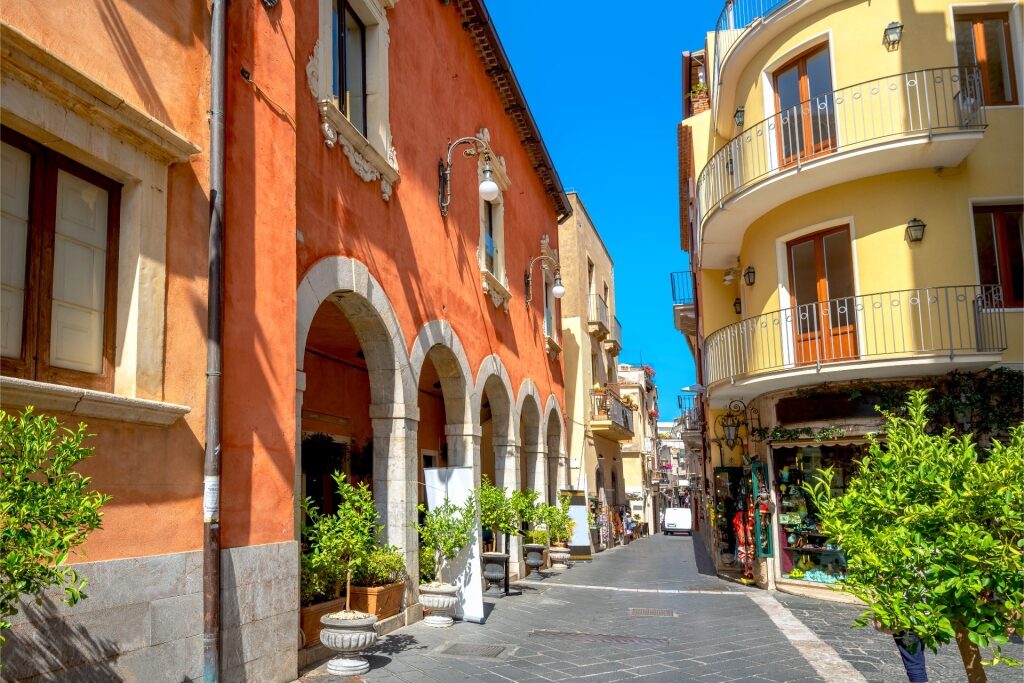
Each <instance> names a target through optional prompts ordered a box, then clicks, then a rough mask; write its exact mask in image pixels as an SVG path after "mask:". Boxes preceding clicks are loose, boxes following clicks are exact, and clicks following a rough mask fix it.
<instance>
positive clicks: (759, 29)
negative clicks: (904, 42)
mask: <svg viewBox="0 0 1024 683" xmlns="http://www.w3.org/2000/svg"><path fill="white" fill-rule="evenodd" d="M840 1H841V0H726V2H725V5H724V6H723V7H722V13H721V14H719V15H718V22H717V23H716V24H715V54H714V59H715V61H714V68H713V70H712V73H711V82H712V84H713V85H714V88H715V97H714V98H713V105H714V108H715V110H714V116H715V121H716V128H717V129H718V130H719V131H731V130H732V115H733V111H734V110H735V108H736V90H735V87H734V86H735V84H736V83H737V82H738V81H739V78H738V76H739V73H740V71H742V70H743V67H744V65H745V64H746V63H747V62H748V61H749V60H750V59H751V58H753V57H754V55H756V54H757V53H758V52H759V51H760V50H761V49H762V48H763V47H765V46H766V45H767V44H768V42H769V41H770V40H771V39H772V38H774V37H775V36H778V35H780V34H781V33H783V32H784V31H786V30H787V29H788V28H791V27H794V26H796V25H797V24H799V23H800V22H802V21H803V20H804V19H806V18H807V17H809V16H810V15H812V14H814V13H816V12H821V11H822V10H823V9H824V8H825V7H827V6H828V5H833V4H837V3H838V2H840ZM723 86H724V87H723Z"/></svg>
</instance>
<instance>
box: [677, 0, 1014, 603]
mask: <svg viewBox="0 0 1024 683" xmlns="http://www.w3.org/2000/svg"><path fill="white" fill-rule="evenodd" d="M1021 16H1022V12H1021V5H1020V3H1019V2H958V3H955V4H950V3H947V2H941V1H939V0H915V2H895V1H892V0H883V1H882V2H854V1H850V0H846V1H839V0H788V1H787V0H775V1H774V2H768V3H765V2H754V1H753V0H732V1H730V2H727V3H725V7H724V9H723V11H722V14H721V16H720V18H719V20H718V22H717V25H716V26H715V27H714V30H713V31H711V32H709V33H708V36H707V41H706V44H705V46H704V49H703V50H701V51H699V52H695V53H685V54H684V69H683V81H684V90H685V91H686V96H685V100H684V109H686V110H687V113H688V114H690V115H689V116H687V117H686V118H684V121H683V122H682V124H681V125H680V127H679V150H680V171H681V172H680V195H681V206H682V211H681V218H682V220H681V223H682V225H681V230H682V241H683V246H684V249H686V250H687V251H688V252H689V254H690V261H691V268H692V271H693V273H695V280H694V282H693V284H694V287H695V291H696V296H695V297H694V296H691V297H690V298H689V299H687V297H686V296H685V294H686V286H685V285H686V284H688V282H689V281H688V277H689V276H688V275H687V274H679V275H677V276H675V277H676V280H674V282H673V284H674V285H676V284H677V282H678V284H679V289H678V292H676V296H675V304H676V324H677V327H678V328H679V329H680V331H681V332H683V333H684V335H686V337H687V340H688V342H689V344H690V346H691V348H692V349H694V351H695V355H696V359H697V365H698V368H699V370H698V372H699V382H700V384H701V385H702V386H703V389H704V393H703V400H704V402H705V404H706V406H707V407H708V408H709V410H707V411H706V412H705V414H706V415H707V419H706V420H705V423H704V429H705V435H706V444H707V447H706V448H707V450H706V453H705V458H704V472H703V476H704V479H703V482H702V484H701V486H702V487H703V489H704V493H705V494H707V496H706V497H707V500H708V501H709V503H708V512H709V513H711V516H712V517H713V519H714V522H715V524H713V525H712V526H713V531H714V532H715V535H714V541H713V543H714V545H715V548H714V550H713V552H712V555H713V556H715V557H716V558H717V559H718V560H719V562H720V567H732V568H734V569H735V570H736V571H737V572H738V573H745V574H747V575H750V574H753V578H754V579H756V581H757V582H758V583H759V584H760V585H763V586H767V587H775V586H777V587H778V588H780V589H784V590H793V591H802V592H807V591H814V590H815V589H822V590H821V592H823V593H824V592H825V591H824V590H823V584H826V583H830V582H832V581H834V580H835V579H836V578H837V577H840V576H841V575H842V573H843V569H844V566H845V565H844V561H845V560H844V558H843V557H842V554H841V552H839V551H838V550H837V549H835V548H833V547H831V546H830V545H829V544H828V540H827V539H826V538H824V537H821V536H817V535H816V532H817V531H818V528H817V526H816V524H815V519H814V515H813V509H810V510H809V509H808V506H807V501H805V500H804V499H803V498H802V497H801V496H800V495H799V491H800V487H799V483H800V481H801V479H806V478H808V477H810V476H813V474H814V472H815V470H817V469H818V468H820V467H824V466H827V465H830V464H831V465H834V466H835V467H836V469H837V474H836V478H835V486H836V488H838V489H842V487H843V486H844V483H845V480H846V477H847V476H849V474H850V473H851V472H852V471H853V467H854V463H855V462H856V460H857V458H858V457H859V456H860V454H861V453H862V451H863V447H864V444H865V434H867V433H868V432H871V431H873V430H875V429H877V428H878V426H879V424H880V419H879V417H878V414H877V413H876V412H875V411H874V405H875V404H876V403H882V404H883V405H884V404H886V403H887V401H888V402H890V403H891V401H892V400H893V396H901V395H902V390H905V389H906V388H909V387H912V386H933V387H937V391H938V392H946V393H947V394H949V392H957V391H960V392H962V393H960V394H959V396H960V399H961V403H962V405H961V407H960V408H959V409H957V410H956V411H955V412H956V416H955V418H954V417H951V419H950V422H951V423H952V424H953V426H955V427H958V428H961V429H964V430H968V431H975V432H978V435H979V437H980V438H982V439H984V438H987V437H988V436H989V435H990V434H991V433H993V432H998V430H997V429H992V428H991V423H992V421H991V419H990V416H989V415H988V414H987V413H988V411H986V410H984V406H983V399H978V394H979V392H978V391H974V390H970V391H969V390H968V389H964V388H962V389H956V388H955V387H968V386H970V387H974V388H975V389H976V388H977V387H979V386H984V385H985V383H986V382H990V383H994V382H996V381H998V382H1001V383H1002V384H1003V385H1004V386H1005V385H1006V383H1007V382H1009V386H1010V389H1011V393H1013V392H1014V391H1015V392H1016V394H1017V395H1018V397H1019V394H1020V390H1021V387H1020V384H1019V375H1016V374H1007V373H1006V372H1005V371H1001V372H996V374H995V375H991V374H989V373H991V372H992V371H993V370H994V369H997V368H1006V367H1009V368H1011V369H1015V370H1019V369H1020V368H1021V365H1022V360H1024V256H1022V248H1021V242H1022V240H1021V213H1022V189H1024V172H1022V145H1024V141H1022V133H1024V120H1022V119H1024V117H1022V108H1021V96H1022V92H1024V83H1022V75H1024V65H1022V64H1021V51H1022V50H1021V45H1022V44H1024V43H1022V35H1024V33H1022V21H1021ZM707 100H709V102H708V101H707ZM704 107H707V109H706V110H705V111H701V110H702V109H704ZM674 289H675V287H674ZM953 372H955V373H957V374H954V375H950V373H953ZM993 378H995V379H993ZM1007 378H1009V379H1007ZM980 393H984V392H980ZM979 400H982V403H979ZM995 412H998V411H995ZM950 414H951V415H952V413H950ZM1017 419H1019V417H1018V418H1017ZM751 510H753V511H754V512H756V514H749V513H750V511H751ZM737 539H738V541H739V543H738V544H737ZM737 547H739V548H740V551H741V552H739V553H738V555H739V557H738V558H737V553H736V548H737ZM747 550H750V551H751V552H750V553H749V555H750V556H751V560H750V562H749V564H747V565H746V566H744V563H743V560H744V555H746V554H747V553H746V552H745V551H747Z"/></svg>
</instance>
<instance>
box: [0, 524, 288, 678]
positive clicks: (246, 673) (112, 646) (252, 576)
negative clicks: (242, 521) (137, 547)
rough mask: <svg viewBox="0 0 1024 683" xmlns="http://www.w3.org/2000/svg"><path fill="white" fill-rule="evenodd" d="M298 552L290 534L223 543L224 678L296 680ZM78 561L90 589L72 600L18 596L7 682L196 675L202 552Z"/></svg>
mask: <svg viewBox="0 0 1024 683" xmlns="http://www.w3.org/2000/svg"><path fill="white" fill-rule="evenodd" d="M297 558H298V548H297V547H296V543H295V542H286V543H274V544H268V545H259V546H246V547H241V548H231V549H228V550H225V551H223V554H222V563H223V564H222V566H221V575H222V576H221V578H222V581H221V586H222V590H223V603H222V621H223V631H222V640H221V667H222V676H221V680H222V681H243V680H250V681H253V680H259V681H291V680H293V679H294V678H295V676H296V672H297V667H298V664H297V661H298V660H297V654H296V649H297V637H298V636H297V632H298V580H299V577H298V561H297ZM75 568H76V569H77V570H78V572H79V573H80V574H81V575H82V576H85V577H88V579H89V585H88V587H87V588H86V593H87V595H88V596H89V597H88V598H86V599H85V600H83V601H81V602H79V603H78V605H76V606H74V607H68V606H67V605H65V604H63V603H62V602H60V596H61V592H60V591H49V592H47V594H46V595H45V596H44V598H43V603H42V604H41V605H36V604H34V603H33V602H31V601H23V602H22V605H21V611H20V612H19V614H17V615H15V616H14V618H13V619H12V622H13V624H14V626H13V628H12V629H11V630H10V631H9V632H8V634H7V644H6V646H5V647H4V649H3V652H2V660H3V664H4V667H5V668H4V670H3V677H4V680H5V681H8V680H9V681H18V682H22V681H25V682H29V681H41V680H54V678H55V677H58V678H61V679H74V680H102V681H118V680H124V681H146V682H147V683H150V682H153V683H156V682H157V681H173V682H174V683H182V682H183V681H199V680H202V677H203V636H202V632H203V592H202V590H203V574H202V572H203V558H202V553H200V552H198V551H197V552H189V553H172V554H168V555H153V556H148V557H135V558H129V559H123V560H107V561H103V562H87V563H83V564H80V565H76V567H75Z"/></svg>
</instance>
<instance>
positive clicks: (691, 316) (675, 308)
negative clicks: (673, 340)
mask: <svg viewBox="0 0 1024 683" xmlns="http://www.w3.org/2000/svg"><path fill="white" fill-rule="evenodd" d="M670 279H671V281H672V316H673V318H674V319H675V325H676V329H677V330H679V331H680V332H682V333H683V334H688V335H695V334H697V307H696V298H695V296H694V293H695V290H696V287H695V280H694V276H693V272H692V271H689V270H683V271H677V272H675V273H672V274H671V276H670Z"/></svg>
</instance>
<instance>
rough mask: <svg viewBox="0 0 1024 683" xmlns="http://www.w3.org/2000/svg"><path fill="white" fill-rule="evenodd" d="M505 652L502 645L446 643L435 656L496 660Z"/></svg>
mask: <svg viewBox="0 0 1024 683" xmlns="http://www.w3.org/2000/svg"><path fill="white" fill-rule="evenodd" d="M504 651H505V646H504V645H483V644H480V643H447V644H446V645H445V646H444V647H442V648H441V649H439V650H438V651H437V652H436V653H435V654H439V655H455V656H456V657H486V658H488V659H497V658H498V657H499V656H500V655H501V654H502V653H503V652H504Z"/></svg>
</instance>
